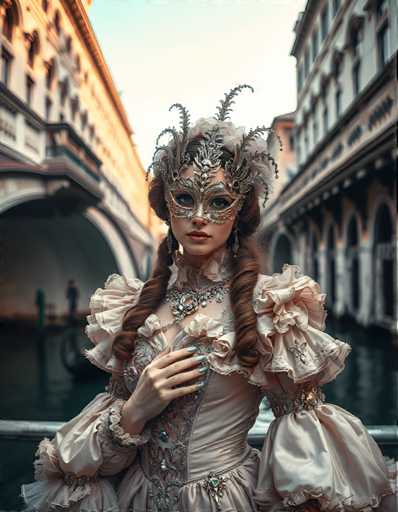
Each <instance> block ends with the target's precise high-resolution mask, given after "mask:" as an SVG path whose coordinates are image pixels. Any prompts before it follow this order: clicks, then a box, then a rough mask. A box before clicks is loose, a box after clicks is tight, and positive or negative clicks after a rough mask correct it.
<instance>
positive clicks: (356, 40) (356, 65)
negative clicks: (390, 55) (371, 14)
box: [347, 16, 364, 96]
mask: <svg viewBox="0 0 398 512" xmlns="http://www.w3.org/2000/svg"><path fill="white" fill-rule="evenodd" d="M363 24H364V18H363V16H354V17H353V18H351V20H350V22H349V24H348V36H347V46H348V47H349V49H350V51H351V55H352V69H351V76H352V88H353V94H354V96H356V95H357V94H359V92H360V90H361V58H362V40H363Z"/></svg>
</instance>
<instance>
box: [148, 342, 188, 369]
mask: <svg viewBox="0 0 398 512" xmlns="http://www.w3.org/2000/svg"><path fill="white" fill-rule="evenodd" d="M196 350H197V349H196V347H185V348H181V349H178V350H170V351H169V352H166V353H164V354H163V353H162V352H161V353H160V354H158V355H157V356H156V357H155V358H154V359H153V361H152V363H151V366H152V367H154V368H157V369H162V368H166V367H167V366H169V365H170V364H173V363H175V362H176V361H180V360H182V359H186V358H187V357H190V356H192V355H193V354H194V353H195V352H196Z"/></svg>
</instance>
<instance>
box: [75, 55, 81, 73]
mask: <svg viewBox="0 0 398 512" xmlns="http://www.w3.org/2000/svg"><path fill="white" fill-rule="evenodd" d="M75 65H76V71H77V72H78V73H80V71H81V69H82V66H81V61H80V55H76V59H75Z"/></svg>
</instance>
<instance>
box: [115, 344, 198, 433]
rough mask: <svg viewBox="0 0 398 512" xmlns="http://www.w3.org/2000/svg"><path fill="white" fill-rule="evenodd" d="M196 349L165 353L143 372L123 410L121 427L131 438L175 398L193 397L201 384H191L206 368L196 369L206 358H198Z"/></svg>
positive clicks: (167, 351)
mask: <svg viewBox="0 0 398 512" xmlns="http://www.w3.org/2000/svg"><path fill="white" fill-rule="evenodd" d="M194 349H196V347H192V350H190V347H186V348H182V349H179V350H173V351H171V352H170V351H169V349H166V350H164V351H163V352H161V353H160V354H158V355H157V356H156V357H155V358H154V359H153V360H152V361H151V363H150V364H148V366H146V368H145V369H144V370H143V371H142V373H141V375H140V378H139V380H138V382H137V386H136V388H135V390H134V393H133V394H132V395H131V396H130V398H129V399H128V400H127V401H126V403H125V404H124V406H123V410H122V421H121V426H122V427H123V428H124V429H125V430H127V431H128V432H129V433H130V434H139V433H140V432H141V431H142V429H143V428H144V426H145V423H146V422H147V421H148V420H149V419H151V418H153V417H155V416H157V415H158V414H160V413H161V412H162V411H163V409H165V408H166V407H167V405H168V404H169V403H170V402H171V400H174V399H175V398H179V397H182V396H184V395H188V394H189V393H193V392H194V391H197V390H198V389H199V388H200V385H201V383H194V382H192V381H193V379H196V378H197V377H199V376H201V375H203V373H205V371H206V370H207V366H205V367H201V368H197V366H198V365H199V364H200V363H201V362H204V361H206V358H207V356H202V355H195V351H193V350H194Z"/></svg>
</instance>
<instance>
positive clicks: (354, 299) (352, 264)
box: [345, 215, 361, 313]
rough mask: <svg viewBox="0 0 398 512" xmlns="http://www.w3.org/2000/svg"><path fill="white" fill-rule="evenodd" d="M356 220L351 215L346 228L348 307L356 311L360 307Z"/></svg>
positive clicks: (353, 311) (358, 238)
mask: <svg viewBox="0 0 398 512" xmlns="http://www.w3.org/2000/svg"><path fill="white" fill-rule="evenodd" d="M359 240H360V237H359V234H358V222H357V219H356V217H355V215H353V216H352V217H351V219H350V222H349V224H348V228H347V245H346V251H345V252H346V272H347V279H348V285H349V308H350V309H351V311H352V313H356V312H357V311H358V309H359V307H360V296H361V293H360V261H359Z"/></svg>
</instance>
